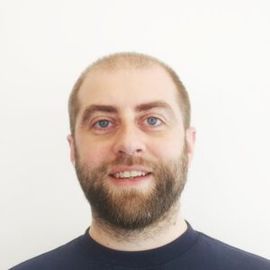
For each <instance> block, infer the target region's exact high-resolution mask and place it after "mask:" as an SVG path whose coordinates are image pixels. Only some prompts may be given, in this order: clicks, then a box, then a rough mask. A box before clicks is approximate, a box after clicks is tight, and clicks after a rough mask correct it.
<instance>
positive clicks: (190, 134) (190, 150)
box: [185, 127, 196, 166]
mask: <svg viewBox="0 0 270 270" xmlns="http://www.w3.org/2000/svg"><path fill="white" fill-rule="evenodd" d="M185 135H186V146H187V154H188V166H190V165H191V161H192V159H193V155H194V149H195V141H196V130H195V128H193V127H189V128H188V129H186V134H185Z"/></svg>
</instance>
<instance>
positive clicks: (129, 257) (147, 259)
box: [81, 221, 199, 267]
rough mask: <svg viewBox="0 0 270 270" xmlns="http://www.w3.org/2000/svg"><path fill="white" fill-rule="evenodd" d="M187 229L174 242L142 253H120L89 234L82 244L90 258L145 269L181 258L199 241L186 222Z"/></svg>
mask: <svg viewBox="0 0 270 270" xmlns="http://www.w3.org/2000/svg"><path fill="white" fill-rule="evenodd" d="M186 223H187V229H186V231H185V232H184V233H183V234H182V235H181V236H179V237H178V238H177V239H175V240H174V241H172V242H170V243H168V244H166V245H164V246H162V247H159V248H154V249H149V250H142V251H119V250H114V249H110V248H108V247H105V246H103V245H101V244H99V243H97V242H96V241H95V240H94V239H92V238H91V236H90V235H89V233H88V229H87V230H86V232H85V234H84V235H83V236H82V239H81V240H82V244H83V245H84V248H85V250H86V251H87V253H88V255H89V256H91V257H92V256H93V257H94V258H95V259H96V260H99V261H101V262H107V263H111V264H117V265H121V266H129V267H144V266H149V265H152V266H153V265H158V264H162V263H166V262H168V261H170V260H172V259H174V258H176V257H179V256H181V255H182V254H184V253H185V252H186V251H187V250H189V249H190V248H191V247H192V246H193V245H194V244H195V242H196V241H197V239H198V236H199V233H198V232H196V231H195V230H193V228H192V227H191V225H190V224H189V223H188V222H187V221H186Z"/></svg>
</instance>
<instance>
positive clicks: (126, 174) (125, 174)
mask: <svg viewBox="0 0 270 270" xmlns="http://www.w3.org/2000/svg"><path fill="white" fill-rule="evenodd" d="M150 174H151V173H150V172H145V171H137V170H131V171H128V170H126V171H120V172H116V173H112V174H109V175H110V176H111V177H113V178H115V179H122V180H125V179H126V180H129V179H135V178H139V177H144V176H147V175H150Z"/></svg>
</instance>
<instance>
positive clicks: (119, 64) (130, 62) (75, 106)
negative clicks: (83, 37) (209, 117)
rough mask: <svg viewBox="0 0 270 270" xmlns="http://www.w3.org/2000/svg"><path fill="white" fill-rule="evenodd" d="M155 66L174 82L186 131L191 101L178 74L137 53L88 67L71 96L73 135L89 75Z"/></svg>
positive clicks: (112, 58) (122, 54)
mask: <svg viewBox="0 0 270 270" xmlns="http://www.w3.org/2000/svg"><path fill="white" fill-rule="evenodd" d="M153 66H159V67H161V68H163V69H164V70H165V72H167V74H168V75H169V77H170V78H171V79H172V81H173V82H174V84H175V86H176V89H177V92H178V94H179V103H180V109H181V112H182V115H183V122H184V127H185V129H186V128H188V127H189V126H190V110H191V109H190V100H189V96H188V93H187V91H186V88H185V86H184V85H183V83H182V82H181V80H180V79H179V77H178V75H177V74H176V72H175V71H174V70H173V69H172V68H171V67H169V66H168V65H167V64H165V63H163V62H162V61H160V60H158V59H157V58H154V57H152V56H150V55H146V54H141V53H135V52H121V53H114V54H110V55H107V56H104V57H102V58H100V59H98V60H97V61H95V62H94V63H92V64H91V65H90V66H88V67H87V68H86V69H85V70H84V71H83V72H82V74H81V75H80V77H79V78H78V79H77V81H76V83H75V84H74V86H73V88H72V91H71V93H70V96H69V102H68V112H69V124H70V131H71V134H72V135H74V133H75V124H76V118H77V115H78V112H79V109H80V104H79V100H78V92H79V90H80V88H81V86H82V84H83V82H84V80H85V78H86V77H87V75H88V74H89V73H90V72H91V71H94V70H102V71H113V70H119V69H128V68H129V69H130V68H133V69H141V68H148V67H153Z"/></svg>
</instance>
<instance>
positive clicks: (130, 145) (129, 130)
mask: <svg viewBox="0 0 270 270" xmlns="http://www.w3.org/2000/svg"><path fill="white" fill-rule="evenodd" d="M113 152H114V154H115V155H124V154H126V155H130V156H133V155H134V156H136V155H137V156H140V155H141V154H143V153H144V152H145V144H144V142H143V134H142V133H141V131H140V130H139V129H138V127H136V126H135V125H131V124H128V125H126V126H125V127H123V128H121V130H119V131H118V134H117V136H116V138H115V142H114V145H113Z"/></svg>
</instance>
